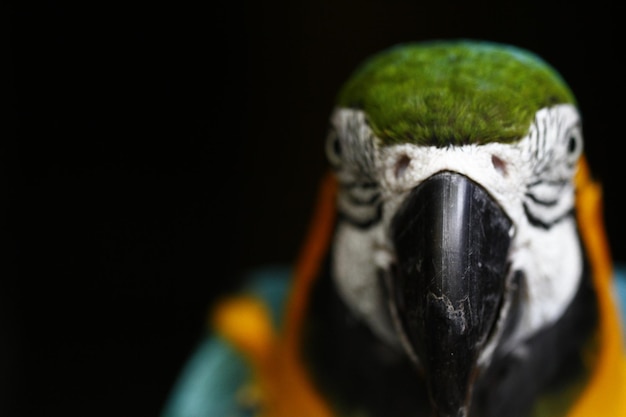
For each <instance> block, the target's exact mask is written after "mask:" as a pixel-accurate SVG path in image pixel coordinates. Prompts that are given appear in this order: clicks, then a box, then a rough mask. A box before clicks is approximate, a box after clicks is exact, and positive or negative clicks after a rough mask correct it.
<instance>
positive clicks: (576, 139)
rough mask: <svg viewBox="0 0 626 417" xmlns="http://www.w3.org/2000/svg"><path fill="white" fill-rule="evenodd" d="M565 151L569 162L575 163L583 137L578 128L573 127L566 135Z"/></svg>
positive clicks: (580, 150)
mask: <svg viewBox="0 0 626 417" xmlns="http://www.w3.org/2000/svg"><path fill="white" fill-rule="evenodd" d="M566 140H567V142H566V146H567V148H566V152H567V160H568V162H569V163H572V164H573V163H575V162H576V161H577V160H578V157H579V156H580V154H581V153H582V148H583V138H582V134H581V132H580V130H579V129H574V130H572V131H570V132H569V134H568V135H567V139H566Z"/></svg>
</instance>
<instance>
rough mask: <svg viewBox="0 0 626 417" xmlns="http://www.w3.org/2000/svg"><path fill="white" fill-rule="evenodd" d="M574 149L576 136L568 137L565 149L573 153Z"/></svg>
mask: <svg viewBox="0 0 626 417" xmlns="http://www.w3.org/2000/svg"><path fill="white" fill-rule="evenodd" d="M575 150H576V138H575V137H574V136H570V137H569V142H568V143H567V151H568V152H569V153H574V151H575Z"/></svg>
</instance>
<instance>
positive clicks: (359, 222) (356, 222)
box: [339, 203, 383, 229]
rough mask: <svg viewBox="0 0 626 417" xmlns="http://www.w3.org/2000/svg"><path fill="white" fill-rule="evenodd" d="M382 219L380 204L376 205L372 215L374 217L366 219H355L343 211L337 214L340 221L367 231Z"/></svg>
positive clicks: (381, 205) (381, 206)
mask: <svg viewBox="0 0 626 417" xmlns="http://www.w3.org/2000/svg"><path fill="white" fill-rule="evenodd" d="M382 217H383V204H382V203H379V204H378V205H376V212H375V214H374V217H370V218H367V219H356V218H354V217H352V216H350V215H349V214H347V213H345V212H343V211H340V212H339V219H340V220H343V221H345V222H347V223H350V224H351V225H353V226H355V227H357V228H359V229H369V228H370V227H372V226H374V225H376V224H378V223H379V222H380V220H381V219H382Z"/></svg>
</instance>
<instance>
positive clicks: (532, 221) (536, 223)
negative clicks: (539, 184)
mask: <svg viewBox="0 0 626 417" xmlns="http://www.w3.org/2000/svg"><path fill="white" fill-rule="evenodd" d="M523 206H524V214H525V215H526V218H527V219H528V222H529V223H530V224H531V225H533V226H535V227H540V228H542V229H545V230H550V229H551V228H552V226H554V225H556V224H558V223H560V222H561V221H563V220H565V219H567V218H571V217H573V216H574V209H571V210H568V211H566V212H565V213H563V214H562V215H560V216H558V217H557V218H555V219H554V220H552V221H551V222H545V221H543V220H541V219H539V218H538V217H536V216H535V215H534V214H533V213H532V212H531V211H530V209H529V208H528V205H527V204H526V203H524V204H523Z"/></svg>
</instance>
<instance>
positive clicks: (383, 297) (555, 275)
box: [318, 40, 596, 417]
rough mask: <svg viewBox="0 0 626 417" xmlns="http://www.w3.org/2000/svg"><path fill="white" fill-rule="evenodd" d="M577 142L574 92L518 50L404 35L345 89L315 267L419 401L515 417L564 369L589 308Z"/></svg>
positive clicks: (334, 121)
mask: <svg viewBox="0 0 626 417" xmlns="http://www.w3.org/2000/svg"><path fill="white" fill-rule="evenodd" d="M582 153H583V135H582V126H581V116H580V114H579V111H578V108H577V104H576V100H575V97H574V95H573V94H572V92H571V91H570V89H569V87H568V86H567V84H566V83H565V82H564V80H563V78H562V77H561V76H560V75H559V74H558V73H557V72H556V71H555V70H554V69H553V68H552V67H551V66H550V65H548V64H547V63H546V62H545V61H543V60H542V59H541V58H539V57H538V56H536V55H534V54H533V53H530V52H528V51H525V50H522V49H519V48H516V47H512V46H508V45H501V44H497V43H490V42H477V41H470V40H458V41H436V42H425V43H407V44H401V45H397V46H394V47H392V48H390V49H388V50H385V51H383V52H381V53H379V54H377V55H374V56H373V57H372V58H370V59H369V60H367V61H365V62H364V63H363V64H362V65H361V66H360V67H359V68H357V70H356V71H355V72H354V73H353V75H352V76H351V77H350V78H349V79H348V81H347V82H346V83H345V85H344V86H343V88H342V89H341V90H340V92H339V94H338V98H337V105H336V107H335V109H334V110H333V112H332V114H331V118H330V129H329V134H328V138H327V142H326V154H327V157H328V161H329V162H330V165H331V166H332V169H333V171H334V173H335V177H336V179H337V183H338V192H337V200H336V205H337V211H338V216H337V220H336V225H335V230H334V234H333V238H332V244H331V248H330V250H329V256H328V262H327V264H328V267H327V270H328V272H327V274H328V276H329V281H330V282H331V283H332V284H331V286H332V288H333V289H334V291H335V292H336V294H337V298H338V300H339V302H340V303H342V305H344V306H345V311H346V314H347V315H349V316H350V317H351V320H352V322H355V323H359V324H358V325H359V326H361V327H363V328H364V329H367V330H365V331H366V332H368V333H370V334H371V339H372V340H375V343H376V344H377V345H379V346H381V348H380V349H379V351H383V350H384V351H385V352H391V353H385V354H384V355H383V354H381V355H380V356H378V357H377V356H376V355H377V354H376V353H373V354H371V357H370V359H368V361H369V362H366V363H371V364H372V367H371V369H372V370H373V369H375V368H377V366H376V365H375V363H376V362H385V361H389V362H393V363H398V364H399V365H397V366H398V367H402V370H401V371H398V372H400V373H403V374H407V375H409V374H410V376H407V377H406V378H405V379H403V380H405V381H409V382H407V383H406V384H404V386H403V388H402V390H405V391H406V392H407V394H406V396H407V398H410V397H411V395H413V398H422V397H423V398H425V404H423V405H421V406H419V407H422V409H423V410H428V411H426V413H427V415H433V416H436V417H468V416H492V415H493V416H496V415H497V416H499V417H501V416H507V417H509V416H512V415H517V414H516V413H517V411H515V412H513V411H511V409H513V408H515V407H517V406H518V405H520V404H524V403H526V402H532V400H533V399H534V398H535V397H538V396H540V394H542V393H543V392H544V391H546V390H547V389H548V388H547V387H549V386H551V385H553V384H555V381H558V379H559V375H561V374H563V373H564V372H567V371H568V370H569V371H572V369H573V368H575V367H574V366H572V363H573V361H574V362H575V361H577V360H578V359H572V358H579V356H580V352H581V349H582V346H584V345H585V344H587V343H588V341H589V340H590V338H591V336H592V333H593V330H592V329H593V327H594V320H596V316H595V315H594V311H595V305H594V302H595V298H594V297H593V290H592V288H591V285H590V284H589V276H588V275H589V273H588V267H587V262H586V260H585V253H584V249H583V247H582V245H581V241H580V237H579V232H578V229H577V220H576V209H575V204H574V203H575V191H576V189H575V183H574V175H575V173H576V171H577V167H578V164H579V160H580V159H581V155H582ZM334 326H339V324H336V325H334ZM338 333H341V331H339V332H338ZM348 333H349V332H346V334H348ZM329 338H331V339H332V338H333V337H329ZM339 338H340V336H337V337H336V338H335V339H339ZM368 340H369V339H368ZM326 343H331V342H330V341H327V342H326ZM352 343H353V345H351V347H350V349H349V350H350V351H351V352H354V355H355V356H356V355H359V354H361V353H357V352H360V351H365V350H366V349H364V348H363V346H362V345H360V344H358V342H352ZM347 356H348V357H349V356H350V355H347ZM383 356H384V357H385V358H387V359H385V358H382V359H381V357H383ZM398 357H401V358H404V359H401V360H400V359H398V360H396V359H393V360H392V359H388V358H398ZM346 360H347V361H349V360H351V359H349V358H348V359H346ZM394 361H395V362H394ZM393 366H395V365H393ZM393 366H391V365H390V367H393ZM337 367H340V365H338V366H337ZM380 368H384V366H382V365H381V367H380ZM408 368H410V369H408ZM372 372H374V371H372ZM572 372H573V371H572ZM378 378H380V379H381V381H379V383H381V384H385V382H384V381H382V379H383V378H385V375H384V374H381V375H380V376H379V377H378ZM403 378H404V377H403ZM318 379H324V377H323V376H320V377H319V378H318ZM413 380H415V381H416V382H415V383H413V382H411V381H413ZM329 384H331V385H332V384H333V383H332V382H329ZM420 390H422V391H423V393H418V391H420ZM503 393H506V394H507V395H501V394H503ZM496 398H507V400H506V401H500V402H497V401H495V400H494V399H496ZM407 401H408V402H411V401H413V400H407ZM415 401H418V400H415ZM419 407H418V406H416V407H414V408H415V409H417V408H419ZM409 408H411V407H409ZM522 408H523V407H522ZM389 415H392V414H389ZM407 415H410V413H407Z"/></svg>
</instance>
